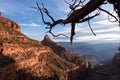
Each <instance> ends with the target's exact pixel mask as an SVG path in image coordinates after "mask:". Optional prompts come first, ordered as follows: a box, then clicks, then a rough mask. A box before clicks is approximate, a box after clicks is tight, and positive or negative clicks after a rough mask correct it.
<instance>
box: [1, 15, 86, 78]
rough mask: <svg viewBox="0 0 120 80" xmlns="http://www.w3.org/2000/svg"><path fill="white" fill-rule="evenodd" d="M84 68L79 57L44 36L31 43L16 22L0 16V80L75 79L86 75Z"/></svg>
mask: <svg viewBox="0 0 120 80" xmlns="http://www.w3.org/2000/svg"><path fill="white" fill-rule="evenodd" d="M46 43H47V44H46ZM87 67H88V61H87V59H86V58H84V57H83V56H80V55H74V54H72V53H71V52H69V51H68V50H67V49H66V48H64V47H62V46H60V45H58V44H57V43H55V42H53V41H52V40H51V39H50V38H49V37H48V36H47V35H46V36H45V38H44V40H43V41H42V42H40V41H36V40H32V39H30V38H28V37H26V36H25V35H24V34H22V33H21V32H20V26H19V25H18V24H17V23H15V22H13V21H11V20H10V19H7V18H4V17H2V16H0V80H79V79H80V78H84V77H85V75H87V74H86V73H85V72H86V69H87ZM81 72H82V74H81ZM80 75H81V76H80Z"/></svg>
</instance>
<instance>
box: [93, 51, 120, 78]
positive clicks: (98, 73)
mask: <svg viewBox="0 0 120 80" xmlns="http://www.w3.org/2000/svg"><path fill="white" fill-rule="evenodd" d="M91 74H92V76H91V77H92V80H120V53H115V55H114V57H113V59H112V61H111V62H109V63H107V64H105V65H102V66H99V67H97V68H96V70H95V72H93V73H91Z"/></svg>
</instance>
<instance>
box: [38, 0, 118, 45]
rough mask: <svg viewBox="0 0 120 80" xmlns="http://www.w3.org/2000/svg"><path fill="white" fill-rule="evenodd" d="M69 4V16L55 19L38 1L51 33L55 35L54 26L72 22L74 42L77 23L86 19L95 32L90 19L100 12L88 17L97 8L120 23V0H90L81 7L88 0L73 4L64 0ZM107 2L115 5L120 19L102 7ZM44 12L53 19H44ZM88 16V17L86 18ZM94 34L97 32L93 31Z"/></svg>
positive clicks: (76, 1) (71, 39)
mask: <svg viewBox="0 0 120 80" xmlns="http://www.w3.org/2000/svg"><path fill="white" fill-rule="evenodd" d="M64 1H65V2H66V3H67V4H68V5H69V8H70V9H71V13H70V14H69V16H68V17H67V18H66V19H58V20H55V19H54V18H53V17H52V16H51V15H50V13H49V12H48V10H47V8H45V7H44V5H43V4H42V7H40V5H39V4H38V2H37V3H36V5H37V8H36V9H38V10H39V12H40V14H41V17H42V20H43V23H44V24H46V25H47V26H49V27H47V28H49V33H51V34H52V35H53V36H54V34H53V33H52V32H51V30H52V28H53V27H55V26H56V25H57V24H64V25H65V24H69V23H70V24H71V37H70V41H71V43H72V41H73V36H74V35H75V24H76V23H83V22H85V21H88V24H89V27H90V29H91V31H92V32H93V30H92V28H91V26H90V23H89V20H90V19H92V18H94V17H96V16H98V13H97V14H95V15H93V16H89V17H87V16H88V15H89V14H90V13H91V12H93V11H95V10H97V9H98V10H102V11H104V12H106V13H107V14H109V15H110V16H112V17H114V18H115V19H116V21H118V22H119V23H120V0H89V2H88V3H86V4H85V5H83V6H82V7H81V8H78V7H79V6H80V4H83V2H85V1H86V0H79V2H78V0H72V1H73V4H70V3H68V2H67V1H66V0H64ZM107 2H109V3H110V4H113V6H114V10H115V12H116V13H117V14H118V17H119V20H118V19H117V18H116V17H115V16H114V15H112V14H110V13H109V12H108V11H106V10H104V9H102V8H100V6H101V5H103V4H107ZM44 14H46V15H47V16H48V17H49V18H50V20H51V21H45V19H44ZM86 17H87V18H86ZM93 34H95V33H94V32H93Z"/></svg>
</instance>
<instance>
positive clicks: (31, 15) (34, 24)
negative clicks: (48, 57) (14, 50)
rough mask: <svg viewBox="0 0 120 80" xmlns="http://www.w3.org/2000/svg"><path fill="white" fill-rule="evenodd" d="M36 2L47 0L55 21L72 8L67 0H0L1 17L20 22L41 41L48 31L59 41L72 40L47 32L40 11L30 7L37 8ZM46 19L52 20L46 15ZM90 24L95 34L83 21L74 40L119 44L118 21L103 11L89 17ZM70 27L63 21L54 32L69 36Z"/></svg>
mask: <svg viewBox="0 0 120 80" xmlns="http://www.w3.org/2000/svg"><path fill="white" fill-rule="evenodd" d="M68 1H71V0H68ZM36 2H39V3H44V6H45V7H47V8H48V10H49V13H50V14H51V15H53V17H54V19H56V20H57V19H65V18H67V13H68V12H69V11H70V10H69V7H68V5H67V4H66V3H65V2H64V0H0V11H1V12H2V16H4V17H6V18H9V19H11V20H13V21H15V22H16V23H17V24H19V25H20V27H21V32H22V33H24V34H25V35H27V36H28V37H30V38H32V39H36V40H39V41H41V40H42V39H43V38H44V36H45V35H46V34H47V35H49V36H50V37H51V38H52V39H53V40H54V41H56V42H70V39H69V38H66V37H64V36H60V37H55V38H54V37H53V36H51V34H49V33H46V32H47V31H48V30H47V29H45V27H46V25H44V24H43V22H42V20H41V15H40V13H39V12H38V11H37V10H35V9H33V8H31V7H36ZM102 7H103V8H104V9H107V10H109V11H110V12H112V11H113V10H112V6H111V5H106V6H102ZM92 14H94V12H93V13H91V15H92ZM45 19H47V20H49V19H48V18H47V17H45ZM90 23H91V27H92V28H93V30H94V32H95V33H96V36H94V35H93V34H92V32H91V31H90V29H89V27H88V24H87V22H85V23H80V24H77V25H76V29H75V31H76V35H75V36H74V40H73V41H74V42H88V43H108V42H112V43H117V42H119V41H120V27H119V26H118V23H111V22H109V21H108V15H107V14H106V13H104V12H103V13H101V14H100V16H98V17H96V18H94V19H93V20H90ZM70 28H71V27H70V24H67V25H65V26H64V25H62V24H60V25H57V26H55V27H54V28H53V30H52V31H53V32H54V33H55V34H59V33H63V34H65V35H67V36H69V37H70Z"/></svg>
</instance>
